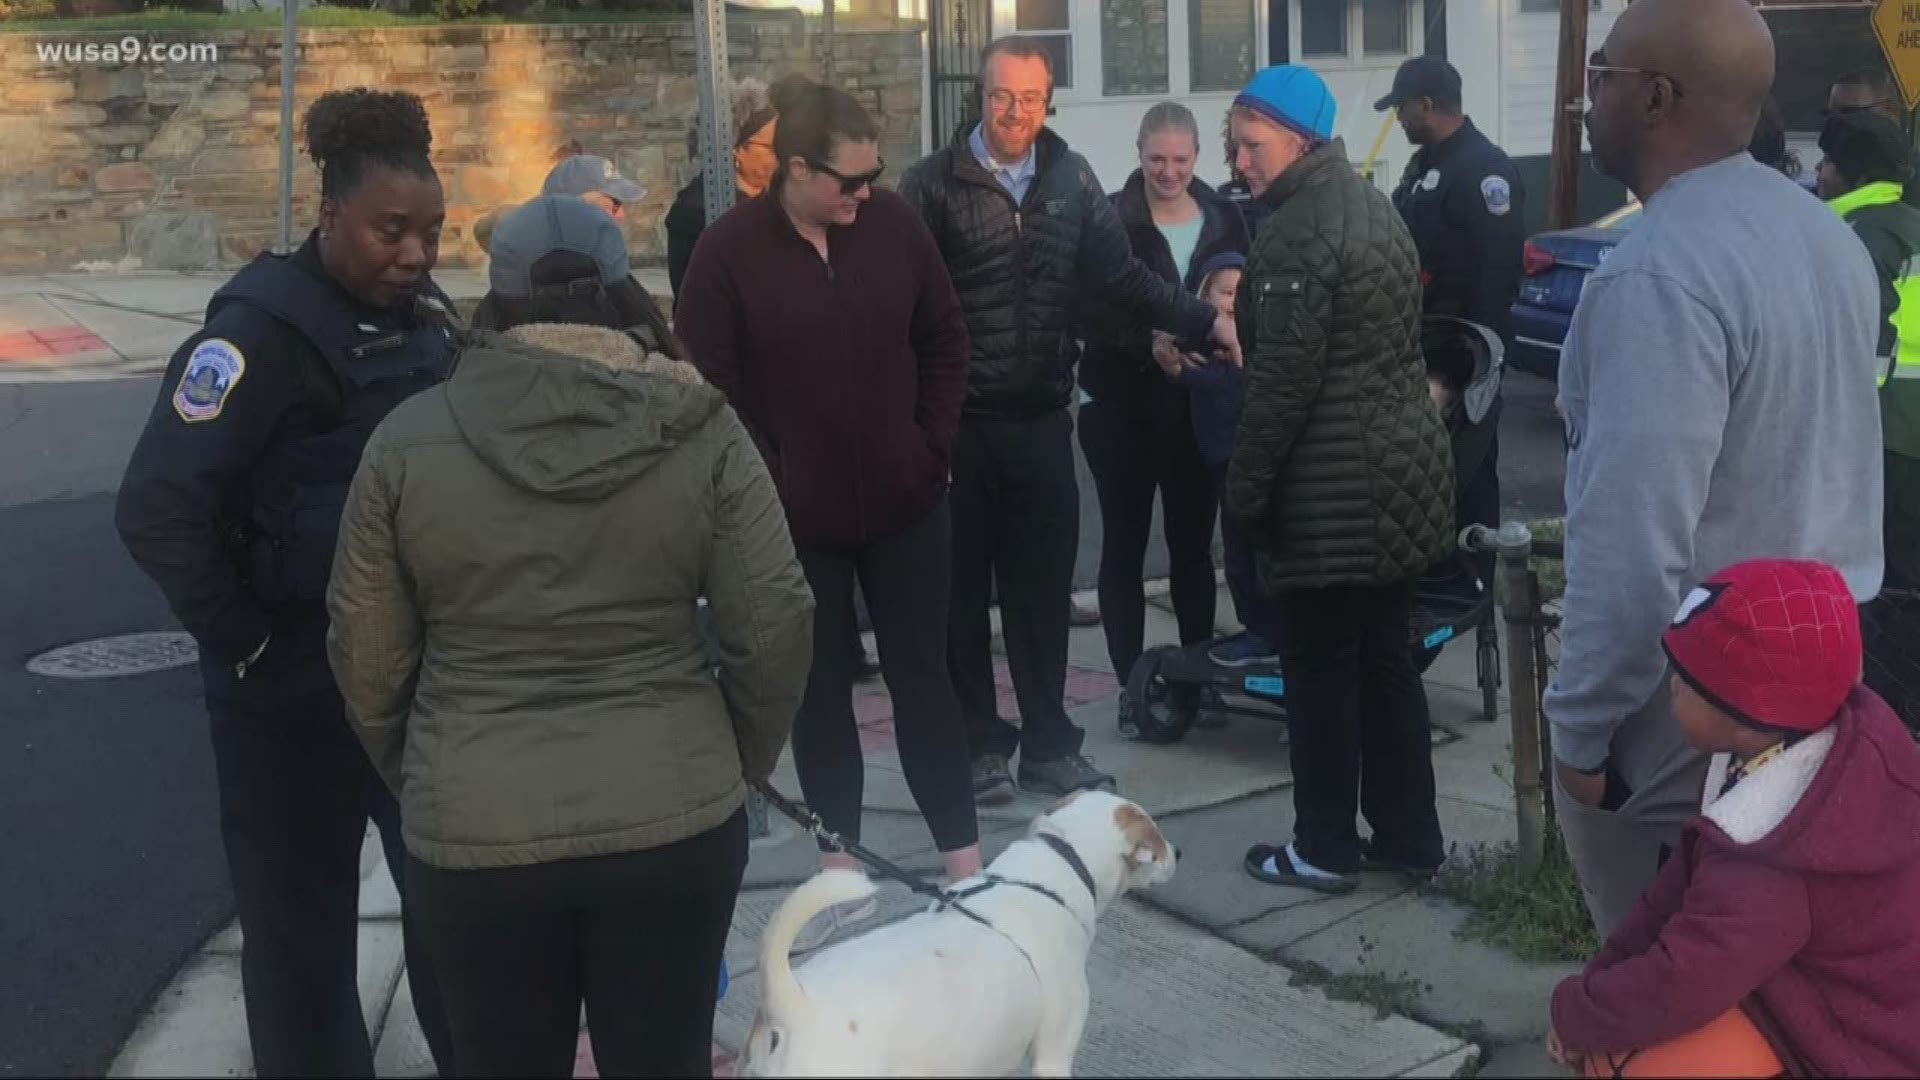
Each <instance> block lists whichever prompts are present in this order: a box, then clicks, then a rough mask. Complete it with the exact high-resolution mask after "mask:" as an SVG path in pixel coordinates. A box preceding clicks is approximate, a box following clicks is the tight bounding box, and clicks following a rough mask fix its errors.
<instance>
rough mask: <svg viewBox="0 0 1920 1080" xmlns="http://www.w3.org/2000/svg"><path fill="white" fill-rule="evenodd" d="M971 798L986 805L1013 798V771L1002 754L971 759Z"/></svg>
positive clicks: (984, 755) (983, 755)
mask: <svg viewBox="0 0 1920 1080" xmlns="http://www.w3.org/2000/svg"><path fill="white" fill-rule="evenodd" d="M973 798H974V801H975V802H979V803H986V804H993V803H1003V802H1006V801H1007V800H1008V799H1011V798H1013V770H1012V767H1011V766H1009V765H1008V764H1007V759H1006V756H1005V755H1004V754H982V755H980V756H979V757H977V758H974V759H973Z"/></svg>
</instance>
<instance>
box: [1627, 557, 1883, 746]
mask: <svg viewBox="0 0 1920 1080" xmlns="http://www.w3.org/2000/svg"><path fill="white" fill-rule="evenodd" d="M1662 644H1663V645H1665V647H1666V650H1667V656H1668V658H1669V659H1671V660H1672V661H1673V665H1674V667H1675V668H1677V669H1679V672H1680V677H1681V678H1683V679H1685V680H1687V682H1688V684H1689V685H1691V686H1692V687H1693V688H1694V689H1695V690H1698V691H1699V692H1700V695H1701V696H1702V697H1704V698H1706V699H1707V700H1708V701H1710V702H1712V703H1713V704H1714V705H1715V706H1716V707H1718V708H1719V709H1721V710H1722V711H1724V712H1726V713H1728V714H1729V715H1731V716H1733V718H1734V719H1736V720H1740V721H1742V722H1744V723H1747V724H1751V725H1756V726H1760V727H1765V728H1775V729H1781V730H1786V731H1799V732H1811V731H1818V730H1820V729H1821V728H1823V727H1825V726H1827V724H1828V723H1829V722H1831V721H1832V720H1833V717H1834V715H1835V714H1836V713H1838V712H1839V711H1840V706H1841V705H1842V704H1843V703H1844V702H1845V701H1846V700H1847V695H1848V694H1849V693H1850V692H1851V691H1852V690H1853V686H1854V683H1856V682H1858V681H1859V679H1860V664H1861V655H1860V608H1859V606H1858V605H1857V604H1856V603H1855V602H1854V599H1853V593H1852V592H1851V591H1850V590H1849V589H1848V588H1847V583H1846V580H1845V579H1844V578H1842V577H1841V576H1840V572H1839V571H1837V570H1835V569H1834V568H1833V567H1831V566H1827V565H1825V564H1824V563H1817V562H1795V561H1790V560H1786V559H1759V560H1755V561H1753V562H1744V563H1741V564H1739V565H1738V566H1734V567H1731V568H1729V569H1726V570H1723V571H1721V572H1720V573H1718V574H1715V575H1714V576H1713V577H1711V578H1709V579H1708V580H1706V581H1705V582H1702V583H1701V585H1700V586H1699V588H1696V589H1694V590H1693V592H1692V594H1691V595H1689V596H1688V597H1687V599H1686V601H1685V602H1684V603H1682V604H1681V605H1680V612H1679V614H1677V615H1675V616H1674V618H1673V625H1672V626H1670V627H1668V628H1667V632H1666V634H1665V635H1664V637H1663V638H1662Z"/></svg>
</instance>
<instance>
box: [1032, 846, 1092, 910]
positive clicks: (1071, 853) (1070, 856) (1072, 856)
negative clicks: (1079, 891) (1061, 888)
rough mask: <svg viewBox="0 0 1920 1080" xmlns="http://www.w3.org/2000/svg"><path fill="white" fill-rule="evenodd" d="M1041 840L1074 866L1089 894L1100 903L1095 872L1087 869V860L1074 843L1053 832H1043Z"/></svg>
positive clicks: (1077, 875)
mask: <svg viewBox="0 0 1920 1080" xmlns="http://www.w3.org/2000/svg"><path fill="white" fill-rule="evenodd" d="M1040 842H1041V843H1043V844H1045V845H1047V846H1048V847H1050V848H1052V849H1053V853H1054V854H1055V855H1058V856H1060V857H1061V858H1062V859H1064V860H1066V863H1067V865H1068V866H1070V867H1072V868H1073V872H1074V875H1075V876H1076V877H1078V878H1079V879H1080V884H1082V885H1085V886H1086V887H1087V895H1088V896H1090V897H1092V898H1093V901H1094V903H1096V904H1097V903H1099V902H1100V890H1098V889H1096V888H1094V887H1093V872H1092V871H1090V870H1088V869H1087V863H1086V860H1084V859H1082V858H1081V857H1080V853H1079V852H1077V851H1075V850H1073V845H1072V844H1069V843H1067V842H1066V841H1065V840H1062V839H1060V838H1059V837H1057V836H1055V835H1053V834H1052V833H1041V834H1040Z"/></svg>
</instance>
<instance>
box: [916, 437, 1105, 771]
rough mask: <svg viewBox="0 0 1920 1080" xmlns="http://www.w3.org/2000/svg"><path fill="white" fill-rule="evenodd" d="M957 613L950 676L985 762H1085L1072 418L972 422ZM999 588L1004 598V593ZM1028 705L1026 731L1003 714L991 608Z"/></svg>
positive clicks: (961, 487)
mask: <svg viewBox="0 0 1920 1080" xmlns="http://www.w3.org/2000/svg"><path fill="white" fill-rule="evenodd" d="M952 498H953V611H952V617H951V619H950V620H949V622H948V627H949V629H948V634H947V639H948V640H947V656H948V665H947V666H948V668H949V670H951V671H952V673H953V688H954V692H955V693H956V694H958V695H959V698H960V713H961V715H962V716H963V717H965V719H966V724H967V744H968V746H969V748H970V749H971V750H972V752H973V754H974V756H975V757H978V756H980V755H982V754H1002V755H1007V756H1011V755H1012V754H1013V752H1014V751H1015V750H1016V749H1018V750H1019V751H1020V752H1021V754H1022V756H1023V757H1024V759H1025V760H1027V761H1031V762H1040V761H1053V760H1056V759H1058V758H1062V757H1065V756H1067V755H1069V754H1077V753H1079V752H1080V744H1081V742H1082V740H1084V739H1085V737H1086V733H1085V732H1083V731H1081V730H1080V728H1079V727H1077V726H1075V724H1074V722H1073V721H1072V720H1071V719H1069V718H1068V717H1067V709H1066V696H1067V633H1068V631H1069V629H1070V626H1071V624H1070V623H1069V619H1068V617H1069V614H1070V611H1071V608H1072V605H1073V562H1074V558H1075V556H1076V555H1077V554H1078V553H1079V548H1080V484H1079V482H1078V481H1077V480H1076V479H1075V478H1074V475H1073V417H1072V416H1070V415H1068V413H1067V411H1066V410H1065V409H1061V410H1059V411H1057V412H1052V413H1048V414H1046V415H1045V416H1041V417H1038V418H1035V419H1031V420H1002V419H989V418H985V417H979V416H963V417H961V420H960V437H959V439H958V441H956V443H955V444H954V451H953V496H952ZM996 586H997V590H996ZM996 591H997V592H998V594H999V599H1000V631H1001V634H1002V636H1003V637H1004V638H1005V642H1006V652H1007V667H1008V668H1009V670H1010V672H1011V674H1012V675H1013V692H1014V697H1015V699H1016V700H1017V701H1018V702H1019V705H1020V726H1019V727H1018V728H1016V727H1014V726H1013V725H1012V724H1009V723H1007V722H1006V721H1005V720H1002V719H1001V718H1000V716H999V711H998V708H997V706H996V704H995V702H996V699H997V695H996V693H995V690H994V682H993V630H992V622H991V621H990V614H989V608H990V607H991V596H992V594H993V593H994V592H996Z"/></svg>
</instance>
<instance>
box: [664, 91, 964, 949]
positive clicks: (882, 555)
mask: <svg viewBox="0 0 1920 1080" xmlns="http://www.w3.org/2000/svg"><path fill="white" fill-rule="evenodd" d="M778 106H779V111H780V123H779V127H778V130H777V131H776V133H775V135H774V149H775V152H776V154H777V155H778V158H779V162H780V164H779V167H778V169H777V170H776V171H775V173H774V175H773V179H772V182H771V186H770V187H769V188H768V191H767V194H765V195H763V196H761V197H760V198H758V199H754V200H752V201H751V202H747V203H743V204H741V205H739V206H736V207H734V208H733V209H732V210H731V211H729V212H728V213H727V214H726V215H725V216H723V217H721V218H720V219H719V220H718V221H715V222H714V223H713V225H712V226H710V227H709V228H708V229H707V231H706V234H705V235H703V236H702V237H701V238H700V243H699V246H698V247H696V248H695V249H694V253H693V260H692V264H691V265H690V266H688V268H687V278H686V282H685V287H684V288H683V289H682V290H681V294H680V303H679V311H678V317H677V320H676V322H677V326H676V329H677V330H678V332H679V333H680V335H681V337H683V338H684V339H685V340H686V342H687V344H688V346H689V347H690V349H691V352H692V354H693V355H694V356H695V357H697V363H699V365H700V367H701V370H702V372H703V373H704V374H705V375H706V377H707V379H708V380H709V381H710V382H712V383H713V384H714V385H715V386H717V387H719V388H720V389H721V390H723V391H724V392H725V393H726V395H727V397H728V398H729V399H730V400H731V401H732V402H733V406H734V408H735V409H736V410H738V411H739V413H740V417H741V419H742V420H743V421H745V423H746V425H747V428H748V430H749V431H751V432H752V433H753V436H754V439H755V441H757V442H758V443H759V445H760V450H761V453H762V454H764V455H765V456H766V460H767V464H768V466H769V469H770V471H771V472H772V473H773V477H774V482H775V484H776V486H778V488H779V489H780V494H781V498H782V501H783V503H784V504H785V507H786V512H787V519H788V522H789V524H790V525H791V527H792V530H793V539H794V544H795V547H796V548H798V550H799V554H800V562H801V565H802V566H803V567H804V568H805V570H806V574H807V581H808V583H809V584H810V585H812V587H813V592H814V598H815V604H816V606H815V609H814V620H815V621H814V657H813V668H812V671H811V673H810V676H809V679H808V683H807V693H806V700H805V702H804V703H803V704H802V705H801V708H800V713H799V715H798V717H796V718H795V720H794V731H793V754H794V763H795V765H796V766H797V767H798V770H799V773H800V787H801V791H802V793H803V794H804V795H805V797H806V800H807V802H808V804H809V805H811V806H812V807H813V809H814V810H815V811H816V812H817V813H819V815H820V816H821V817H822V818H823V819H824V820H825V822H826V824H827V826H828V827H829V828H831V829H833V830H834V831H835V832H838V833H839V834H840V835H842V836H845V837H847V838H848V839H850V840H858V839H859V837H860V806H861V795H862V788H863V786H864V763H863V756H862V747H861V742H860V732H859V729H858V728H857V727H856V726H855V724H854V716H853V678H854V662H855V649H854V647H853V645H852V642H853V641H854V637H853V633H852V630H853V625H854V623H853V620H854V606H853V590H854V585H855V583H856V582H858V584H859V587H860V590H861V592H862V593H863V594H864V595H865V597H866V601H867V610H868V612H869V614H870V615H871V617H872V620H873V628H874V633H875V636H876V637H877V638H878V640H879V646H880V666H881V670H882V671H883V673H884V674H885V676H886V680H887V688H888V690H889V691H890V692H891V694H892V697H893V713H894V727H895V738H896V739H897V740H898V745H899V751H900V762H901V765H902V767H903V769H904V771H905V773H906V778H907V784H908V786H909V787H910V788H911V789H912V791H913V795H914V799H915V801H916V802H917V803H918V804H919V806H920V811H921V813H922V814H924V815H925V816H926V819H927V824H928V826H929V828H930V830H931V831H932V833H933V839H934V842H935V845H936V846H937V847H938V848H939V849H940V851H941V852H943V853H944V855H945V859H946V870H947V874H948V877H949V879H950V880H954V881H957V880H960V879H962V878H966V877H969V876H971V875H972V874H974V873H975V872H977V871H978V870H979V869H980V846H979V830H978V823H977V821H976V818H975V813H974V803H973V785H972V774H971V772H970V766H969V764H968V758H967V744H966V733H965V730H964V728H963V727H962V725H961V720H960V708H959V704H958V702H957V700H956V698H955V697H954V692H953V684H952V681H951V679H950V678H949V676H948V674H947V602H948V588H949V584H948V564H949V562H950V561H951V545H952V531H951V526H950V524H949V518H948V506H947V486H948V480H949V469H950V467H951V458H952V451H953V442H954V438H955V435H956V434H957V433H958V431H959V427H960V408H961V404H962V402H963V401H964V399H965V396H966V381H967V357H968V352H969V348H968V338H967V330H966V323H965V321H964V319H963V317H962V315H961V311H960V301H959V299H958V297H957V296H956V295H955V293H954V288H953V283H952V281H951V280H950V279H949V278H948V276H947V270H946V265H945V263H944V262H943V261H942V259H941V257H940V251H939V249H938V248H937V247H936V246H935V244H934V240H933V236H932V234H931V233H929V232H928V231H927V227H926V225H925V224H924V223H923V222H922V221H921V219H920V216H919V214H917V213H916V212H915V211H914V210H913V208H912V207H911V206H910V205H909V204H908V203H907V202H906V200H904V199H902V198H901V197H900V196H898V195H896V194H894V193H893V192H891V191H884V190H881V189H879V188H876V187H875V186H874V184H875V182H876V181H877V180H879V179H880V176H881V174H882V171H883V169H884V165H883V164H882V162H881V160H880V150H879V145H878V140H879V127H878V125H876V124H875V123H874V121H873V118H872V117H871V116H869V115H868V114H867V112H866V110H865V109H863V108H861V107H860V105H859V103H858V102H856V101H854V99H853V98H851V97H849V96H848V95H847V94H845V93H843V92H841V91H839V90H836V89H833V88H831V87H826V86H820V85H817V84H808V85H806V86H803V87H799V88H797V89H795V90H794V92H792V93H791V94H790V95H787V96H785V97H783V98H782V99H781V100H780V101H779V102H778ZM822 862H823V863H824V864H825V865H827V866H830V867H845V868H848V869H852V868H854V866H855V864H854V863H853V861H852V860H851V859H849V858H847V857H845V856H842V855H836V854H830V853H825V851H824V848H823V858H822ZM872 913H873V907H872V905H871V904H870V903H869V904H856V905H852V906H850V907H849V908H848V909H846V910H840V909H830V910H829V911H827V912H824V913H822V915H821V916H819V917H818V918H817V919H816V920H815V922H814V923H813V924H812V925H810V926H809V927H807V928H806V930H805V931H804V932H803V933H802V934H801V936H800V938H799V940H798V942H797V943H796V948H797V949H800V950H802V951H804V950H807V949H809V948H816V947H818V946H819V945H821V944H824V943H825V942H826V941H827V940H829V939H830V938H831V937H832V936H833V935H834V933H835V932H836V931H837V930H838V929H839V928H840V927H842V926H846V925H850V924H852V923H855V922H858V921H860V920H862V919H864V918H866V917H868V916H869V915H871V914H872Z"/></svg>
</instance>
